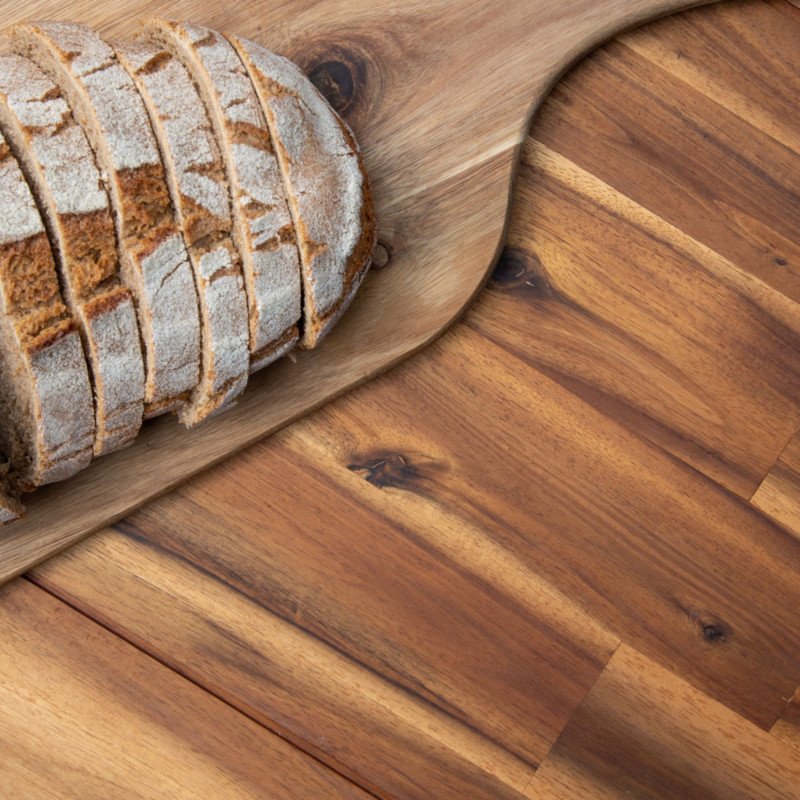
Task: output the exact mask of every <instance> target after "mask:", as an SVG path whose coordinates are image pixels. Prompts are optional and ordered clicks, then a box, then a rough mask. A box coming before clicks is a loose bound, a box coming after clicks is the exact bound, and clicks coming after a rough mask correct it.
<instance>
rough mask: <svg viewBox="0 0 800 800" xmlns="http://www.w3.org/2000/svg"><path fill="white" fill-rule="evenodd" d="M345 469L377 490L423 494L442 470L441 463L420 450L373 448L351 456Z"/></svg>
mask: <svg viewBox="0 0 800 800" xmlns="http://www.w3.org/2000/svg"><path fill="white" fill-rule="evenodd" d="M347 469H349V470H350V471H351V472H355V473H356V474H358V475H360V476H361V477H362V478H364V480H365V481H367V483H371V484H372V485H373V486H377V487H378V488H379V489H402V490H404V491H408V492H414V493H415V494H427V484H428V483H429V482H430V481H432V480H433V479H434V478H435V477H436V475H437V474H438V473H440V472H441V471H442V470H443V465H442V464H440V463H439V462H437V461H436V460H435V459H433V458H431V457H430V456H426V455H424V454H422V453H414V454H413V455H412V454H409V453H398V452H396V451H391V450H375V451H373V452H371V453H364V454H360V455H354V456H353V457H352V460H351V462H350V463H349V464H348V465H347Z"/></svg>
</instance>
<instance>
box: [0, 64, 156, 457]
mask: <svg viewBox="0 0 800 800" xmlns="http://www.w3.org/2000/svg"><path fill="white" fill-rule="evenodd" d="M0 127H2V129H3V133H4V134H5V137H6V140H7V141H8V144H9V145H10V147H11V149H12V151H13V153H14V156H15V157H16V158H17V160H18V161H19V163H20V166H21V167H22V170H23V173H24V174H25V176H26V177H27V179H28V181H29V183H30V185H31V188H32V189H33V192H34V197H35V198H36V200H37V203H38V206H39V209H40V211H41V212H42V216H43V219H44V222H45V227H46V228H47V230H48V232H49V233H50V238H51V242H52V244H53V246H54V250H55V256H56V263H57V265H58V267H59V271H60V273H61V279H62V280H61V283H62V286H63V289H64V299H65V300H66V301H67V303H68V304H69V307H70V309H71V311H72V313H73V314H74V316H75V318H76V319H77V321H78V324H79V329H80V331H81V335H82V338H83V342H84V348H85V352H86V354H87V357H88V364H89V368H90V374H91V377H92V383H93V387H94V394H95V412H96V420H95V444H94V451H95V453H96V454H97V455H100V454H102V453H108V452H110V451H112V450H115V449H117V448H119V447H121V446H123V445H125V444H127V443H129V442H130V441H131V440H132V439H133V437H134V436H136V433H137V432H138V430H139V426H140V425H141V420H142V399H143V393H144V388H143V368H142V355H141V348H140V345H139V331H138V328H137V326H136V313H135V309H134V306H133V300H132V298H131V294H130V292H129V291H128V290H127V289H126V288H125V287H123V286H121V285H120V283H119V281H118V280H117V278H116V274H117V258H116V242H115V239H114V224H113V221H112V219H111V212H110V210H109V204H108V197H107V196H106V192H105V189H104V188H103V185H102V182H101V180H100V174H99V172H98V170H97V167H96V165H95V162H94V156H93V155H92V151H91V148H90V146H89V142H88V141H87V140H86V136H85V135H84V133H83V131H82V130H81V127H80V126H79V125H78V124H77V123H76V122H75V121H74V120H73V118H72V115H71V114H70V111H69V108H68V106H67V104H66V102H65V100H64V98H63V97H62V96H61V93H60V92H59V91H58V89H57V87H56V86H55V84H54V83H53V82H52V81H51V80H50V79H49V78H48V77H47V76H46V75H45V74H44V73H43V72H42V71H41V70H40V69H39V68H38V67H37V66H36V65H35V64H34V63H33V62H32V61H29V60H28V59H26V58H23V57H22V56H18V55H13V54H10V55H0Z"/></svg>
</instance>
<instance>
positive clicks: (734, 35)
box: [618, 0, 800, 274]
mask: <svg viewBox="0 0 800 800" xmlns="http://www.w3.org/2000/svg"><path fill="white" fill-rule="evenodd" d="M799 27H800V15H799V14H798V13H797V11H796V10H795V9H794V8H792V7H791V6H790V5H789V4H788V3H787V2H786V0H762V2H752V0H745V2H743V1H742V0H735V2H727V3H720V4H719V5H717V6H714V7H712V8H705V9H702V10H701V11H700V12H699V13H695V12H691V11H690V12H687V13H684V14H678V15H676V16H674V17H672V18H670V19H667V20H663V21H661V22H659V23H657V24H655V25H646V26H644V27H642V28H638V29H637V30H635V31H631V32H629V33H627V34H622V35H621V36H619V37H618V41H619V42H621V43H622V44H624V45H625V46H626V47H628V48H630V49H631V50H633V51H634V52H636V53H638V54H639V55H640V56H643V57H644V58H646V59H647V60H648V61H651V62H652V63H653V64H656V65H657V66H659V67H661V68H662V69H663V70H664V71H665V72H667V73H668V76H669V78H670V80H671V82H673V83H674V84H675V85H676V86H678V85H681V84H687V85H689V86H691V87H692V88H693V89H695V90H697V91H698V92H700V93H701V94H703V95H704V96H705V97H706V98H707V100H708V104H709V108H714V107H716V106H722V107H723V108H725V109H726V110H728V111H730V112H731V113H733V114H735V115H736V116H737V117H739V118H740V119H741V120H743V121H745V122H747V124H748V125H752V126H754V127H756V128H758V129H759V130H760V131H762V132H763V133H765V134H767V135H768V136H770V137H771V138H772V139H775V140H776V141H777V142H780V143H781V144H783V145H784V146H785V147H786V148H787V149H789V150H792V151H794V152H796V153H797V152H800V130H798V128H797V125H796V124H795V122H794V120H795V116H796V113H797V87H798V77H797V66H798V63H799V62H798V54H797V37H798V28H799ZM767 87H768V88H767ZM776 266H780V265H776ZM794 267H795V274H796V272H797V269H796V268H797V265H796V264H795V265H794Z"/></svg>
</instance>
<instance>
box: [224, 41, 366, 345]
mask: <svg viewBox="0 0 800 800" xmlns="http://www.w3.org/2000/svg"><path fill="white" fill-rule="evenodd" d="M227 38H228V40H229V41H230V42H231V44H232V45H233V47H234V48H235V49H236V52H237V53H238V54H239V57H240V58H241V60H242V63H243V64H244V66H245V68H246V69H247V71H248V73H249V75H250V78H251V80H252V82H253V85H254V86H255V88H256V91H257V93H258V97H259V100H260V101H261V105H262V108H263V110H264V115H265V117H266V120H267V123H268V125H269V131H270V135H271V137H272V142H273V144H274V146H275V152H276V154H277V157H278V162H279V164H280V167H281V172H282V175H283V179H284V184H285V189H286V196H287V198H288V200H289V207H290V209H291V211H292V218H293V221H294V227H295V231H296V233H297V242H298V246H299V249H300V256H301V261H302V265H303V288H304V310H303V314H304V316H303V341H302V345H303V347H306V348H311V347H315V346H316V345H317V344H318V343H319V342H320V341H321V340H322V339H323V337H324V336H325V335H326V334H327V333H328V332H329V331H330V329H331V328H332V327H333V325H334V324H335V323H336V321H337V320H338V319H339V318H340V317H341V315H342V313H343V312H344V311H345V309H346V308H347V306H348V305H349V303H350V302H351V300H352V298H353V297H354V295H355V292H356V290H357V289H358V286H359V285H360V283H361V281H362V280H363V278H364V275H365V274H366V272H367V270H368V268H369V265H370V261H371V258H372V252H373V250H374V248H375V243H376V236H377V226H376V222H375V212H374V209H373V203H372V194H371V192H370V187H369V181H368V179H367V173H366V169H365V168H364V163H363V159H362V157H361V152H360V151H359V148H358V145H357V144H356V141H355V138H354V137H353V134H352V132H351V131H350V129H349V128H348V127H347V125H346V124H345V123H344V122H343V121H342V119H341V118H340V117H339V116H338V115H337V114H336V112H335V111H334V110H333V109H332V108H331V107H330V106H329V105H328V103H327V102H326V101H325V99H324V98H323V97H322V95H320V93H319V92H318V91H317V89H316V88H315V87H314V85H313V84H312V83H311V81H309V80H308V78H307V77H306V76H305V75H304V74H303V73H302V72H301V71H300V70H299V69H298V67H296V66H295V65H294V64H293V63H292V62H291V61H288V60H287V59H285V58H282V57H281V56H277V55H275V54H274V53H271V52H270V51H269V50H267V49H266V48H265V47H262V46H261V45H259V44H257V43H255V42H251V41H249V40H247V39H243V38H241V37H237V36H228V37H227ZM298 131H302V135H298Z"/></svg>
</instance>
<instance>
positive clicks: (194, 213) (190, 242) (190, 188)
mask: <svg viewBox="0 0 800 800" xmlns="http://www.w3.org/2000/svg"><path fill="white" fill-rule="evenodd" d="M114 49H115V50H116V53H117V57H118V58H119V60H120V63H121V64H122V65H123V66H124V67H125V68H126V70H127V71H128V72H129V74H130V75H131V76H132V77H133V78H134V81H135V83H136V86H137V88H138V89H139V93H140V94H141V96H142V98H143V99H144V102H145V105H146V106H147V110H148V112H149V114H150V120H151V122H152V125H153V130H154V131H155V134H156V138H157V140H158V143H159V147H160V149H161V155H162V159H163V162H164V167H165V171H166V175H167V179H168V185H169V188H170V193H171V195H172V201H173V204H174V206H175V209H176V212H177V217H178V221H179V222H180V226H181V228H182V230H183V235H184V238H185V240H186V244H187V247H188V250H189V257H190V260H191V263H192V266H193V268H194V272H195V282H196V285H197V293H198V299H199V303H200V318H201V323H202V324H201V336H202V360H201V369H200V381H199V383H198V385H197V387H196V389H195V391H194V394H193V396H192V399H191V401H190V402H189V403H188V404H187V405H186V406H184V408H183V409H182V410H181V412H180V417H181V420H182V421H183V422H185V423H186V424H188V425H193V424H195V423H196V422H200V421H201V420H202V419H204V418H205V417H207V416H209V415H210V414H212V413H217V412H219V411H222V410H224V409H225V408H226V407H227V406H228V405H229V404H230V402H231V401H232V400H234V399H235V398H236V397H237V396H238V395H239V394H240V392H241V391H242V390H243V389H244V387H245V386H246V384H247V376H248V370H249V366H250V350H249V346H248V342H249V338H248V336H249V333H248V332H249V327H248V310H247V296H246V294H245V289H244V281H243V279H242V275H241V268H240V266H239V257H238V254H237V252H236V249H235V248H234V246H233V242H232V240H231V227H232V216H231V201H230V193H229V189H228V184H227V180H226V178H225V167H224V164H223V161H222V156H221V154H220V152H219V147H218V146H217V143H216V140H215V138H214V135H213V131H212V129H211V124H210V122H209V119H208V115H207V114H206V111H205V108H204V106H203V103H202V101H201V100H200V96H199V95H198V93H197V89H196V87H195V85H194V83H193V82H192V80H191V77H190V76H189V73H188V72H187V71H186V68H185V67H184V66H183V64H182V63H181V62H180V61H179V60H178V59H177V58H174V57H173V56H172V55H170V53H168V52H167V51H166V50H164V49H163V48H160V47H156V46H153V45H150V44H146V43H136V44H128V43H124V44H123V43H116V44H115V45H114Z"/></svg>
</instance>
